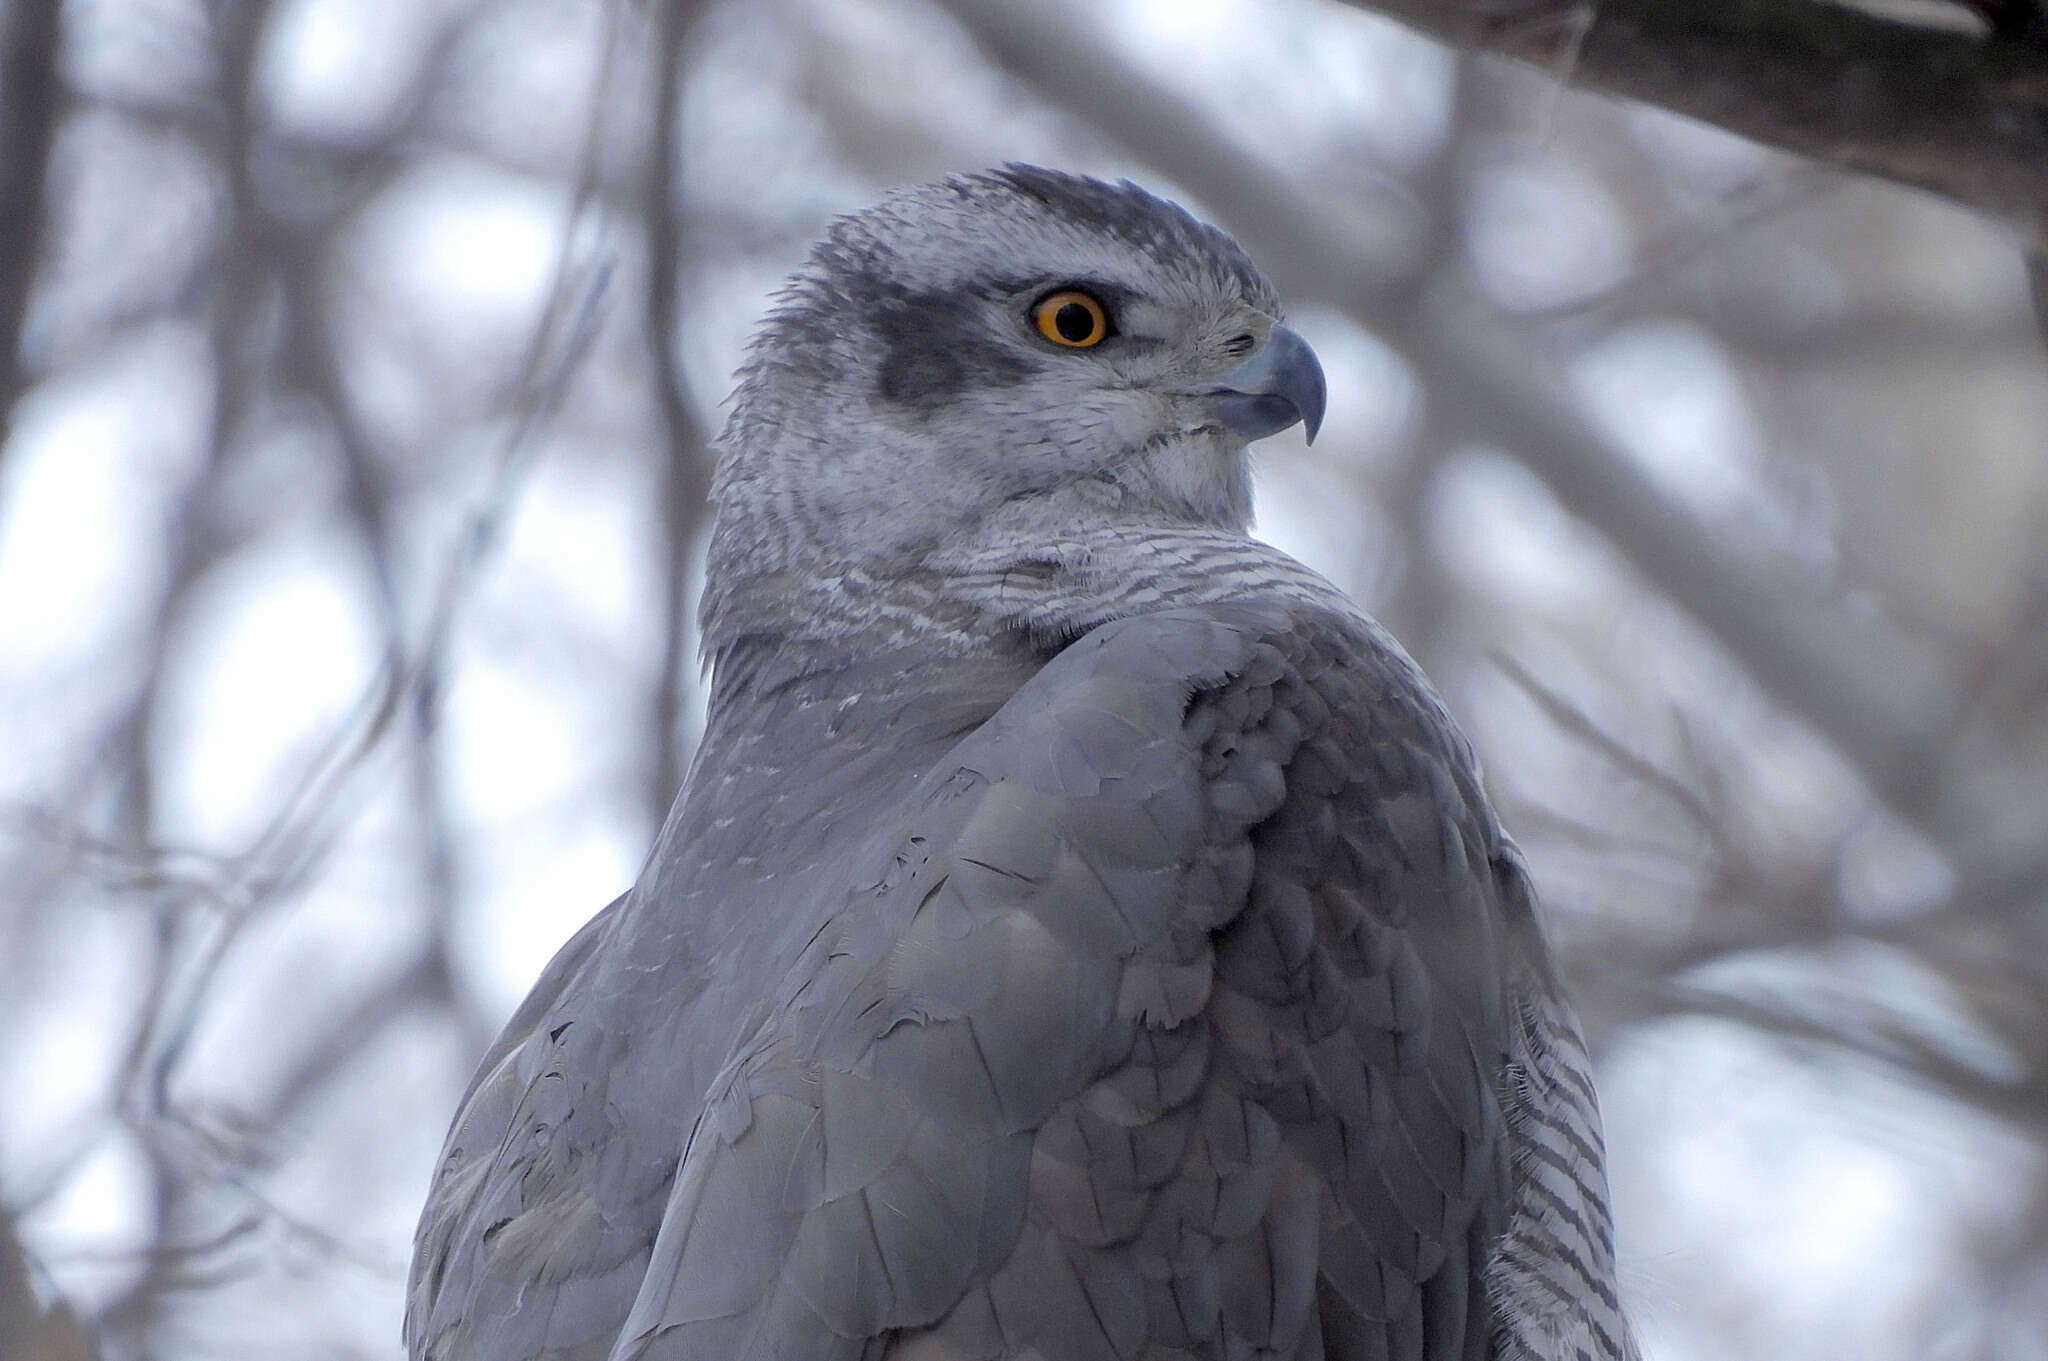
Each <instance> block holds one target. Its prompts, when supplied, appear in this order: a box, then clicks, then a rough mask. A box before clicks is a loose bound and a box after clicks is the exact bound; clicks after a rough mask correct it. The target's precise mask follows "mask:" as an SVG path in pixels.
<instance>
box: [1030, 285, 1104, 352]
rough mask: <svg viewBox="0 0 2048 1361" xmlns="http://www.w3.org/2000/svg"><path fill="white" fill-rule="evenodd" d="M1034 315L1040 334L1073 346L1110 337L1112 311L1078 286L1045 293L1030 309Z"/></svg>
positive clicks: (1077, 348)
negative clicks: (1103, 308) (1104, 309)
mask: <svg viewBox="0 0 2048 1361" xmlns="http://www.w3.org/2000/svg"><path fill="white" fill-rule="evenodd" d="M1031 319H1032V320H1033V321H1035V322H1037V323H1038V334H1040V335H1042V336H1044V337H1045V338H1046V339H1047V340H1050V341H1051V342H1052V343H1053V344H1055V345H1065V346H1066V347H1067V348H1068V349H1072V350H1085V349H1087V348H1088V347H1089V346H1091V345H1100V344H1101V343H1102V342H1103V341H1105V340H1107V339H1108V338H1109V313H1107V312H1105V311H1103V310H1102V304H1101V303H1099V302H1097V301H1095V299H1093V298H1091V297H1089V296H1088V295H1087V294H1086V293H1083V292H1082V291H1081V290H1080V289H1078V288H1062V289H1061V290H1060V291H1059V292H1057V293H1048V294H1046V295H1045V296H1044V297H1043V298H1040V299H1039V300H1038V306H1036V307H1034V308H1032V309H1031Z"/></svg>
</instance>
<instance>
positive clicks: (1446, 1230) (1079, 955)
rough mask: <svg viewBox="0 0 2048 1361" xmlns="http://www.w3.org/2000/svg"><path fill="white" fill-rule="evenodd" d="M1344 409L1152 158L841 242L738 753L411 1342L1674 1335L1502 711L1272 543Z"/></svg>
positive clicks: (529, 1107)
mask: <svg viewBox="0 0 2048 1361" xmlns="http://www.w3.org/2000/svg"><path fill="white" fill-rule="evenodd" d="M1322 413H1323V378H1322V372H1321V370H1320V368H1319V366H1318V365H1317V363H1316V360H1315V356H1314V354H1313V353H1312V352H1311V351H1310V349H1309V348H1308V346H1307V344H1306V343H1304V342H1303V340H1302V339H1301V338H1300V336H1298V335H1297V334H1295V333H1294V332H1293V331H1291V330H1289V329H1287V328H1286V327H1285V326H1283V325H1281V323H1280V306H1279V303H1278V300H1277V299H1276V298H1275V296H1274V293H1273V290H1272V288H1271V287H1270V286H1269V285H1268V284H1267V283H1266V281H1265V280H1264V279H1263V278H1262V277H1261V276H1260V275H1259V273H1258V271H1257V270H1256V269H1255V268H1254V267H1253V265H1252V264H1251V262H1250V261H1249V260H1248V259H1247V258H1246V256H1245V255H1244V253H1243V252H1242V251H1241V250H1240V249H1239V248H1238V246H1237V245H1236V244H1235V243H1234V242H1233V241H1232V240H1231V239H1230V238H1229V237H1227V236H1225V235H1224V234H1223V233H1221V232H1219V231H1217V230H1215V229H1214V228H1211V227H1208V226H1205V225H1203V224H1201V223H1199V222H1197V221H1196V220H1195V219H1194V218H1192V217H1190V216H1189V215H1188V214H1187V213H1185V212H1184V211H1182V210H1181V209H1180V208H1178V207H1176V206H1174V205H1173V204H1170V203H1167V202H1165V201H1162V200H1160V199H1158V198H1155V197H1153V196H1151V195H1149V194H1147V193H1145V192H1144V191H1142V190H1140V189H1138V188H1137V187H1135V186H1133V185H1131V184H1128V183H1125V184H1121V185H1110V184H1105V183H1100V182H1097V181H1095V180H1090V179H1083V178H1078V177H1075V176H1071V175H1065V174H1058V173H1054V172H1050V171H1045V170H1039V169H1034V168H1030V167H1025V166H1011V167H1009V168H1007V169H1004V170H1000V171H995V172H991V173H986V174H977V175H969V176H963V177H958V178H953V179H948V180H944V181H942V182H939V183H936V184H929V185H924V186H921V187H918V188H913V189H909V190H905V191H902V192H899V193H897V194H895V195H894V196H892V197H890V198H889V199H887V200H886V201H885V202H883V203H882V204H880V205H879V206H878V207H875V208H873V209H870V210H868V211H866V212H862V213H858V214H856V215H854V216H851V217H848V218H845V219H843V220H841V221H839V222H838V223H837V224H836V225H835V226H834V227H833V228H832V229H831V231H830V233H829V235H827V237H826V238H825V240H824V241H823V242H822V243H820V244H819V245H818V246H817V248H816V249H815V251H814V252H813V253H812V255H811V257H810V260H809V262H808V264H806V265H805V267H804V268H803V269H802V270H801V272H799V273H798V274H797V275H796V277H795V278H794V279H793V280H792V281H791V283H790V284H789V286H788V287H787V289H786V290H785V291H784V292H783V293H782V295H781V297H780V302H779V304H778V306H777V307H776V309H775V310H774V311H773V312H772V313H771V315H770V316H769V318H768V320H767V322H766V324H765V325H764V326H763V327H762V329H761V331H760V334H759V336H758V338H757V339H756V340H755V342H754V344H753V347H752V349H751V351H750V352H749V357H748V360H747V362H746V366H745V368H744V370H743V372H742V376H741V379H740V384H739V390H738V393H737V395H736V398H735V401H734V404H733V408H732V413H731V418H730V422H729V424H728V425H727V427H726V429H725V433H724V435H723V438H722V454H723V461H722V464H721V467H720V469H719V472H718V476H717V481H716V487H715V490H714V500H715V508H716V520H715V526H714V530H713V533H712V540H711V548H710V559H709V568H708V576H707V585H706V589H705V595H704V605H703V616H702V617H703V635H704V646H705V651H706V655H707V657H708V659H709V662H710V664H711V669H712V690H711V699H710V711H709V719H708V723H707V726H706V729H705V733H704V738H703V742H702V745H701V748H700V749H699V751H698V754H697V757H696V762H695V765H694V766H693V768H692V770H691V772H690V776H689V780H688V782H687V784H686V786H685V787H684V789H683V792H682V794H681V796H680V797H679V798H678V800H677V801H676V805H675V809H674V812H673V813H672V814H671V816H670V817H669V820H668V824H667V826H666V828H665V829H664V830H663V832H662V834H661V837H660V840H659V842H658V844H657V846H656V847H655V850H654V852H653V855H652V857H651V858H650V860H649V862H648V865H647V868H646V870H645V872H644V873H643V874H642V875H641V877H640V879H639V882H638V883H637V884H635V885H634V887H633V888H632V889H631V891H629V892H628V893H626V894H625V895H624V896H623V897H621V898H620V899H618V901H616V902H614V903H613V904H612V905H611V906H610V907H608V908H606V909H605V910H604V911H603V912H601V913H599V914H598V915H597V916H596V917H595V918H594V919H593V920H592V921H591V922H590V924H589V925H587V926H586V927H584V928H583V930H582V931H581V932H580V933H579V934H578V935H577V936H576V937H575V938H574V939H573V940H572V941H570V943H569V944H568V945H567V946H566V947H564V948H563V950H562V952H561V953H560V954H559V955H558V956H557V957H556V958H555V960H554V962H553V963H552V964H550V965H549V967H548V969H547V971H546V973H545V974H544V975H543V976H542V977H541V980H540V982H539V983H538V984H537V985H536V986H535V988H534V991H533V993H532V995H531V996H530V997H529V998H528V999H527V1001H526V1003H525V1005H523V1006H522V1007H521V1008H520V1009H519V1012H518V1014H517V1015H516V1016H514V1017H513V1018H512V1021H511V1023H510V1024H509V1025H508V1026H507V1028H506V1030H505V1033H504V1035H503V1036H502V1037H501V1038H500V1039H499V1040H498V1042H497V1043H496V1045H494V1046H493V1047H492V1049H491V1050H490V1052H489V1053H488V1054H487V1055H486V1056H485V1058H484V1060H483V1063H482V1065H481V1067H480V1069H479V1071H478V1073H477V1076H476V1079H475V1080H474V1082H473V1083H472V1085H471V1087H470V1090H469V1092H468V1093H467V1095H465V1096H464V1098H463V1101H462V1106H461V1109H460V1111H459V1113H458V1114H457V1116H456V1118H455V1122H454V1127H453V1129H452V1130H451V1132H450V1133H449V1135H448V1142H447V1147H446V1150H445V1152H444V1154H443V1157H442V1160H441V1163H440V1165H439V1168H438V1170H437V1172H436V1175H435V1178H434V1184H433V1190H432V1193H431V1196H430V1198H429V1200H428V1203H427V1207H426V1211H425V1214H424V1216H423V1218H422V1220H421V1223H420V1229H419V1238H418V1244H417V1252H416V1256H415V1259H414V1262H413V1268H412V1279H411V1290H410V1298H409V1309H408V1316H407V1321H406V1333H407V1341H408V1345H409V1346H410V1349H411V1354H412V1356H413V1357H415V1358H421V1359H424V1358H435V1359H436V1361H472V1359H474V1361H529V1359H534V1358H583V1359H587V1361H600V1359H601V1358H607V1357H609V1358H613V1361H628V1359H629V1358H683V1357H689V1358H717V1359H718V1361H738V1359H739V1358H763V1359H770V1358H773V1359H776V1361H780V1359H783V1358H787V1359H789V1361H826V1359H827V1358H847V1359H851V1358H891V1359H892V1361H939V1359H940V1358H946V1359H948V1361H953V1359H957V1361H967V1359H968V1358H988V1359H990V1361H993V1359H994V1358H1012V1357H1019V1358H1021V1357H1034V1358H1043V1361H1112V1359H1117V1361H1131V1359H1132V1358H1140V1357H1143V1358H1169V1357H1240V1356H1242V1357H1251V1356H1260V1357H1300V1358H1313V1357H1328V1358H1346V1359H1347V1361H1348V1359H1351V1358H1359V1359H1364V1358H1372V1359H1374V1361H1425V1359H1427V1361H1452V1359H1453V1358H1502V1359H1505V1358H1525V1357H1526V1358H1544V1359H1546V1361H1548V1359H1550V1358H1567V1357H1568V1358H1581V1359H1584V1361H1615V1359H1616V1358H1623V1357H1627V1356H1630V1355H1632V1351H1631V1347H1630V1344H1629V1342H1628V1340H1627V1334H1626V1331H1625V1329H1624V1325H1623V1321H1622V1317H1621V1314H1620V1310H1619V1308H1618V1306H1617V1303H1616V1299H1615V1293H1614V1268H1613V1253H1612V1248H1611V1246H1610V1239H1611V1231H1610V1228H1609V1223H1608V1216H1607V1210H1606V1205H1605V1196H1606V1191H1605V1178H1604V1173H1603V1171H1602V1166H1601V1144H1600V1133H1599V1117H1598V1113H1597V1110H1596V1107H1595V1102H1594V1095H1593V1089H1592V1087H1591V1085H1590V1083H1589V1081H1588V1071H1587V1062H1586V1056H1585V1052H1584V1050H1583V1047H1582V1046H1581V1044H1580V1041H1579V1038H1578V1034H1577V1031H1576V1029H1575V1027H1574V1024H1573V1021H1572V1019H1571V1016H1570V1014H1569V1012H1568V1010H1567V1009H1566V1006H1565V1003H1564V1000H1563V998H1562V996H1561V995H1560V991H1559V987H1558V983H1557V979H1556V977H1555V974H1554V972H1553V968H1552V964H1551V961H1550V958H1549V955H1548V953H1547V951H1546V949H1545V946H1544V943H1543V938H1542V934H1541V931H1540V930H1539V928H1538V924H1537V921H1536V918H1535V915H1534V904H1533V902H1532V895H1531V891H1530V883H1529V876H1528V874H1527V872H1526V870H1525V868H1524V866H1523V863H1522V861H1521V859H1520V857H1519V856H1518V855H1517V853H1516V850H1515V847H1514V846H1513V844H1512V843H1511V842H1510V841H1509V840H1508V839H1507V837H1506V836H1505V835H1504V834H1503V833H1502V831H1501V828H1500V825H1499V823H1498V821H1497V820H1496V818H1495V815H1494V812H1493V809H1492V808H1491V806H1490V805H1489V804H1488V802H1487V799H1486V795H1485V794H1484V792H1483V791H1482V789H1481V786H1480V780H1479V774H1478V770H1477V767H1476V766H1475V764H1474V761H1473V758H1472V755H1471V752H1470V750H1469V748H1468V746H1467V744H1466V741H1465V739H1464V738H1463V737H1462V736H1461V735H1460V733H1459V732H1458V729H1457V728H1456V726H1455V725H1454V724H1453V723H1452V721H1451V719H1450V718H1449V717H1448V716H1447V715H1446V714H1445V712H1444V709H1443V706H1442V705H1441V704H1440V702H1439V701H1438V699H1437V697H1436V695H1435V693H1434V692H1433V691H1432V690H1431V689H1430V687H1429V685H1428V683H1427V682H1426V681H1425V680H1424V679H1423V677H1422V676H1421V675H1420V674H1419V673H1418V671H1417V670H1416V668H1415V666H1414V665H1413V663H1411V662H1410V661H1409V659H1408V658H1407V656H1406V655H1405V654H1404V653H1403V652H1402V651H1401V650H1400V648H1399V647H1398V646H1397V645H1396V644H1395V643H1394V642H1393V640H1392V639H1390V638H1389V637H1388V636H1387V634H1386V633H1385V632H1383V631H1382V630H1381V629H1380V627H1379V626H1378V625H1377V624H1375V623H1374V622H1373V621H1372V620H1371V619H1369V618H1367V617H1366V616H1365V615H1364V614H1363V613H1361V612H1360V611H1359V609H1358V608H1357V607H1356V606H1355V605H1353V604H1352V603H1351V602H1350V601H1349V600H1348V599H1346V598H1345V597H1344V596H1343V595H1342V594H1341V593H1340V592H1338V591H1337V589H1336V588H1335V587H1333V586H1331V585H1330V584H1329V583H1328V582H1327V581H1325V580H1324V579H1323V578H1321V577H1320V576H1317V575H1316V574H1315V573H1314V572H1311V571H1309V570H1308V569H1307V568H1305V567H1303V566H1301V565H1300V564H1299V563H1297V562H1295V561H1293V560H1292V559H1291V558H1288V557H1287V556H1285V555H1284V554H1282V553H1280V552H1278V551H1276V550H1275V549H1273V548H1270V547H1268V546H1266V545H1264V544H1262V543H1259V542H1258V541H1256V540H1254V539H1252V538H1251V537H1249V535H1248V533H1247V526H1248V524H1249V522H1250V519H1251V482H1250V475H1249V471H1248V466H1247V455H1246V444H1247V442H1248V441H1250V440H1254V439H1257V438H1259V437H1261V436H1264V435H1269V434H1272V433H1274V432H1275V431H1278V430H1281V429H1284V428H1286V427H1287V426H1290V425H1292V424H1294V423H1295V422H1297V421H1301V422H1304V423H1305V424H1306V426H1307V429H1308V432H1309V434H1310V435H1311V436H1313V434H1314V432H1315V429H1316V425H1317V423H1318V422H1319V420H1320V419H1321V416H1322Z"/></svg>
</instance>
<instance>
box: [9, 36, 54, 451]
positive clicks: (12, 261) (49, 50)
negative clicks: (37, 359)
mask: <svg viewBox="0 0 2048 1361" xmlns="http://www.w3.org/2000/svg"><path fill="white" fill-rule="evenodd" d="M62 9H63V6H62V5H61V4H59V3H58V0H22V3H19V4H14V5H10V6H8V8H7V10H6V12H5V14H4V17H0V448H4V447H5V445H6V438H7V413H8V409H9V408H10V407H12V406H13V405H14V399H15V397H16V396H17V395H19V393H20V391H21V388H22V377H21V369H20V364H21V354H20V347H21V328H22V322H23V320H24V319H25V318H26V317H27V315H28V299H29V293H30V290H31V289H32V287H33V285H34V283H35V275H36V264H37V261H38V260H39V259H40V257H41V255H42V238H43V217H44V212H43V182H44V176H45V172H46V171H47V170H48V168H49V164H50V146H51V143H52V142H53V141H54V140H55V138H56V135H57V38H58V34H59V31H60V23H59V17H60V11H61V10H62Z"/></svg>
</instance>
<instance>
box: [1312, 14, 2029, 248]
mask: <svg viewBox="0 0 2048 1361" xmlns="http://www.w3.org/2000/svg"><path fill="white" fill-rule="evenodd" d="M1345 3H1347V4H1350V5H1353V6H1355V7H1356V8H1359V9H1365V10H1372V11H1376V12H1378V13H1380V14H1384V15H1386V16H1387V17H1388V18H1390V19H1394V20H1397V21H1398V22H1400V23H1402V24H1404V25H1406V26H1407V27H1409V28H1413V29H1415V30H1417V31H1418V32H1421V33H1425V34H1427V35H1429V36H1430V37H1432V38H1437V39H1440V40H1442V41H1444V42H1447V43H1452V44H1457V45H1461V46H1470V47H1473V48H1476V49H1478V50H1480V51H1486V52H1497V53H1501V54H1503V55H1505V56H1509V57H1514V58H1516V59H1518V60H1521V61H1526V62H1530V63H1533V64H1535V65H1538V66H1542V67H1544V68H1546V69H1554V70H1559V71H1561V72H1562V73H1563V74H1565V75H1566V77H1567V78H1568V79H1569V80H1570V81H1571V82H1572V83H1573V84H1575V85H1581V86H1585V87H1587V88H1590V89H1594V90H1601V91H1605V92H1607V93H1609V94H1618V95H1623V96H1626V97H1627V98H1630V99H1636V100H1641V101H1642V102H1643V103H1646V104H1655V105H1657V106H1658V107H1660V108H1665V109H1670V110H1671V111H1673V112H1674V113H1682V114H1685V115H1686V116H1688V117H1690V118H1697V119H1699V120H1701V121H1702V122H1707V123H1712V124H1714V125H1716V126H1718V127H1722V128H1726V129H1727V130H1728V131H1730V132H1733V133H1737V134H1739V135H1741V136H1743V137H1747V138H1749V139H1750V140H1752V141H1756V142H1761V143H1763V144H1764V145H1766V146H1772V147H1777V148H1778V149H1780V150H1782V151H1789V152H1791V153H1793V154H1794V155H1797V156H1803V157H1806V158H1807V159H1809V160H1815V161H1824V162H1827V163H1829V164H1831V165H1837V166H1841V167H1843V168H1845V169H1849V170H1857V171H1861V172H1863V173H1864V174H1869V175H1878V176H1881V177H1883V178H1885V179H1888V180H1895V181H1897V182H1898V183H1900V184H1908V185H1912V186H1913V187H1915V188H1918V189H1926V190H1929V191H1930V192H1933V193H1936V194H1940V195H1942V196H1943V197H1945V198H1950V199H1953V200H1955V201H1956V202H1958V203H1961V204H1964V205H1967V206H1968V207H1971V208H1975V209H1977V210H1979V211H1981V212H1986V213H1991V214H1995V215H1997V216H2000V217H2004V218H2016V219H2019V220H2021V221H2023V222H2025V223H2027V224H2028V226H2029V228H2030V229H2031V230H2033V231H2035V232H2036V233H2040V232H2042V231H2043V230H2044V216H2043V215H2044V213H2048V45H2042V44H2037V43H2031V42H2022V41H2018V40H2016V39H2011V38H2002V37H1976V36H1972V35H1969V34H1963V33H1951V32H1947V31H1944V30H1940V29H1932V28H1916V27H1912V26H1909V25H1906V24H1900V23H1893V22H1891V21H1888V20H1884V19H1879V18H1875V17H1872V16H1871V15H1868V14H1861V13H1858V12H1857V11H1855V10H1852V9H1848V8H1845V7H1843V6H1840V5H1829V4H1816V3H1813V0H1597V3H1583V2H1582V3H1564V2H1562V0H1522V2H1521V3H1514V4H1501V3H1499V0H1493V2H1492V3H1484V4H1478V3H1473V0H1345Z"/></svg>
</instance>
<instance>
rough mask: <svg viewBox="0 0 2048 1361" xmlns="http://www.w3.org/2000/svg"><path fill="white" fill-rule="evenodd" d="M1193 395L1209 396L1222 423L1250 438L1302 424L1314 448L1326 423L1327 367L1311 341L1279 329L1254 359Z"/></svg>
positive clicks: (1281, 328)
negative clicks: (1325, 381)
mask: <svg viewBox="0 0 2048 1361" xmlns="http://www.w3.org/2000/svg"><path fill="white" fill-rule="evenodd" d="M1192 395H1194V396H1197V397H1208V398H1210V399H1211V403H1212V405H1213V406H1214V407H1215V410H1216V417H1217V419H1218V420H1220V421H1222V422H1223V424H1224V425H1226V426H1229V427H1230V428H1231V429H1232V430H1235V431H1236V432H1237V433H1238V434H1240V435H1243V436H1244V437H1245V438H1246V439H1247V440H1255V439H1264V438H1265V437H1266V436H1268V435H1276V434H1278V433H1279V432H1281V431H1282V430H1285V429H1286V428H1287V427H1288V426H1290V425H1293V424H1294V423H1295V422H1296V421H1300V422H1301V423H1302V425H1303V426H1304V427H1305V429H1306V432H1307V434H1308V441H1309V443H1311V444H1313V443H1315V439H1316V431H1317V430H1319V429H1320V428H1322V424H1323V398H1324V395H1325V391H1324V386H1323V366H1322V365H1321V364H1320V363H1318V362H1317V361H1316V352H1315V351H1314V350H1312V349H1310V348H1309V347H1308V342H1307V341H1306V340H1303V339H1302V338H1301V337H1300V336H1298V335H1296V334H1295V333H1294V332H1293V331H1290V330H1288V329H1287V328H1286V327H1285V326H1275V327H1274V328H1273V329H1272V330H1271V331H1270V332H1269V333H1267V336H1266V343H1265V344H1263V345H1261V346H1259V348H1258V350H1257V352H1256V353H1254V354H1253V355H1252V357H1251V358H1249V359H1247V360H1245V361H1244V363H1242V364H1239V365H1238V366H1237V367H1236V368H1234V369H1232V370H1231V371H1230V372H1229V373H1226V374H1224V375H1223V376H1222V377H1221V378H1219V379H1217V380H1216V381H1215V382H1214V383H1212V384H1210V385H1208V386H1207V387H1202V388H1197V389H1195V391H1194V393H1193V394H1192Z"/></svg>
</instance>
